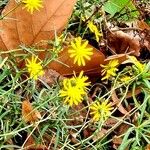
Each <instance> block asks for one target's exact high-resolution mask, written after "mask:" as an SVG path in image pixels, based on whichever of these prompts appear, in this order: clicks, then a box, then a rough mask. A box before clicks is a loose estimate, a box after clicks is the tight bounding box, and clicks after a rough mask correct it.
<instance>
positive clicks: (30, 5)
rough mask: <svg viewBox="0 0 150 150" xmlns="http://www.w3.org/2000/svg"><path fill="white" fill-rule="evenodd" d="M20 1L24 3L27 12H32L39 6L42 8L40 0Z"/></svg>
mask: <svg viewBox="0 0 150 150" xmlns="http://www.w3.org/2000/svg"><path fill="white" fill-rule="evenodd" d="M22 2H23V3H24V4H25V8H26V9H27V11H28V12H30V13H31V14H33V11H34V10H39V8H42V7H43V6H42V0H22Z"/></svg>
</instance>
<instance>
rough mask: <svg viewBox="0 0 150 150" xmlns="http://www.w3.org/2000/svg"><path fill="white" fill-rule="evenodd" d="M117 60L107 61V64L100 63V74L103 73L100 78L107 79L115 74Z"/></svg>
mask: <svg viewBox="0 0 150 150" xmlns="http://www.w3.org/2000/svg"><path fill="white" fill-rule="evenodd" d="M118 65H119V62H118V60H117V59H115V60H111V61H109V63H108V64H107V65H100V66H101V67H102V68H103V69H102V75H105V76H104V77H103V78H102V80H105V79H109V78H110V77H112V76H116V71H118V69H117V66H118Z"/></svg>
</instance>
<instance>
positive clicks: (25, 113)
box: [22, 99, 41, 123]
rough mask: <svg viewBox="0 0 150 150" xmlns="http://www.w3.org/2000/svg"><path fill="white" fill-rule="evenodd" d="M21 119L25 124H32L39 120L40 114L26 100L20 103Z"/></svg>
mask: <svg viewBox="0 0 150 150" xmlns="http://www.w3.org/2000/svg"><path fill="white" fill-rule="evenodd" d="M22 119H23V120H24V121H25V122H26V123H28V122H29V123H34V122H35V121H37V120H39V119H41V114H40V112H38V111H37V110H35V109H34V108H33V107H32V105H31V103H30V102H29V100H27V99H26V100H24V101H23V102H22Z"/></svg>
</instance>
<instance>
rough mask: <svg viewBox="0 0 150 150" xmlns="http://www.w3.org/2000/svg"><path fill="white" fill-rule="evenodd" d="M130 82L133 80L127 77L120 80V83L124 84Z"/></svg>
mask: <svg viewBox="0 0 150 150" xmlns="http://www.w3.org/2000/svg"><path fill="white" fill-rule="evenodd" d="M130 80H131V77H130V76H127V75H126V76H123V77H121V78H120V81H121V82H122V83H128V82H129V81H130Z"/></svg>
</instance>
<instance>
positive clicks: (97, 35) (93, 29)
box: [87, 21, 102, 42]
mask: <svg viewBox="0 0 150 150" xmlns="http://www.w3.org/2000/svg"><path fill="white" fill-rule="evenodd" d="M87 26H88V28H89V29H90V31H91V32H92V33H94V34H95V37H96V41H97V42H99V38H100V37H101V36H102V34H101V33H100V32H99V31H98V28H97V26H96V25H94V24H93V22H92V21H90V22H89V23H88V25H87Z"/></svg>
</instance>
